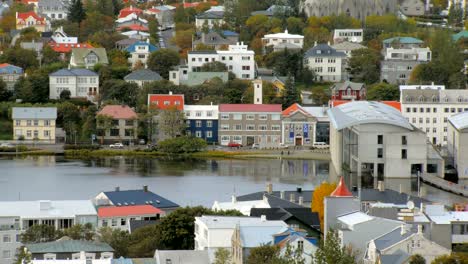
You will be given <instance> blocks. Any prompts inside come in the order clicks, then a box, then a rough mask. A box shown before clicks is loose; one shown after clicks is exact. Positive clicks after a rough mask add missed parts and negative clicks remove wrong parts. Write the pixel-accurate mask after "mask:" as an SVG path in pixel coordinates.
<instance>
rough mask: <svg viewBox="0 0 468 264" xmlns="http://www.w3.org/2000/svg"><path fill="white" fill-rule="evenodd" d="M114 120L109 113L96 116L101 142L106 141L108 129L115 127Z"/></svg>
mask: <svg viewBox="0 0 468 264" xmlns="http://www.w3.org/2000/svg"><path fill="white" fill-rule="evenodd" d="M112 120H113V119H112V117H111V116H108V115H98V116H97V117H96V126H97V128H98V129H99V133H100V134H101V144H103V143H104V136H105V135H106V133H107V131H108V130H109V129H111V128H112V127H113V124H112Z"/></svg>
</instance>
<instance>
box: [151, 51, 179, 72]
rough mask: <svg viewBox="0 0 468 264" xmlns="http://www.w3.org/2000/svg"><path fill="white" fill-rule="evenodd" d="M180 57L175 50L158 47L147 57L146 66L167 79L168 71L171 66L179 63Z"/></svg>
mask: <svg viewBox="0 0 468 264" xmlns="http://www.w3.org/2000/svg"><path fill="white" fill-rule="evenodd" d="M179 62H180V59H179V54H178V53H177V51H174V50H170V49H160V50H157V51H155V52H153V53H151V55H150V56H149V58H148V62H147V64H148V68H149V69H151V70H153V71H155V72H158V73H159V74H160V75H161V76H162V77H163V78H164V79H169V71H170V70H171V68H172V67H174V66H176V65H179Z"/></svg>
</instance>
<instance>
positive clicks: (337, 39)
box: [333, 28, 364, 44]
mask: <svg viewBox="0 0 468 264" xmlns="http://www.w3.org/2000/svg"><path fill="white" fill-rule="evenodd" d="M362 41H364V30H363V29H362V28H348V29H335V30H333V43H335V44H338V43H342V42H352V43H362Z"/></svg>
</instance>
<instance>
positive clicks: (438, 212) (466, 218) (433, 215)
mask: <svg viewBox="0 0 468 264" xmlns="http://www.w3.org/2000/svg"><path fill="white" fill-rule="evenodd" d="M424 212H425V213H426V215H427V217H429V218H430V219H431V220H432V221H433V222H435V223H436V224H450V223H452V222H468V212H467V211H464V212H459V211H446V210H445V208H444V206H443V205H440V204H428V205H425V211H424Z"/></svg>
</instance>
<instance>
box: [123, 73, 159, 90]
mask: <svg viewBox="0 0 468 264" xmlns="http://www.w3.org/2000/svg"><path fill="white" fill-rule="evenodd" d="M162 79H163V78H162V77H161V75H159V73H157V72H155V71H152V70H149V69H141V70H136V71H132V72H131V73H129V74H128V75H127V76H125V77H124V80H125V81H126V82H130V83H136V84H138V87H140V88H141V87H143V86H144V85H145V84H147V83H151V82H156V81H161V80H162Z"/></svg>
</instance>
